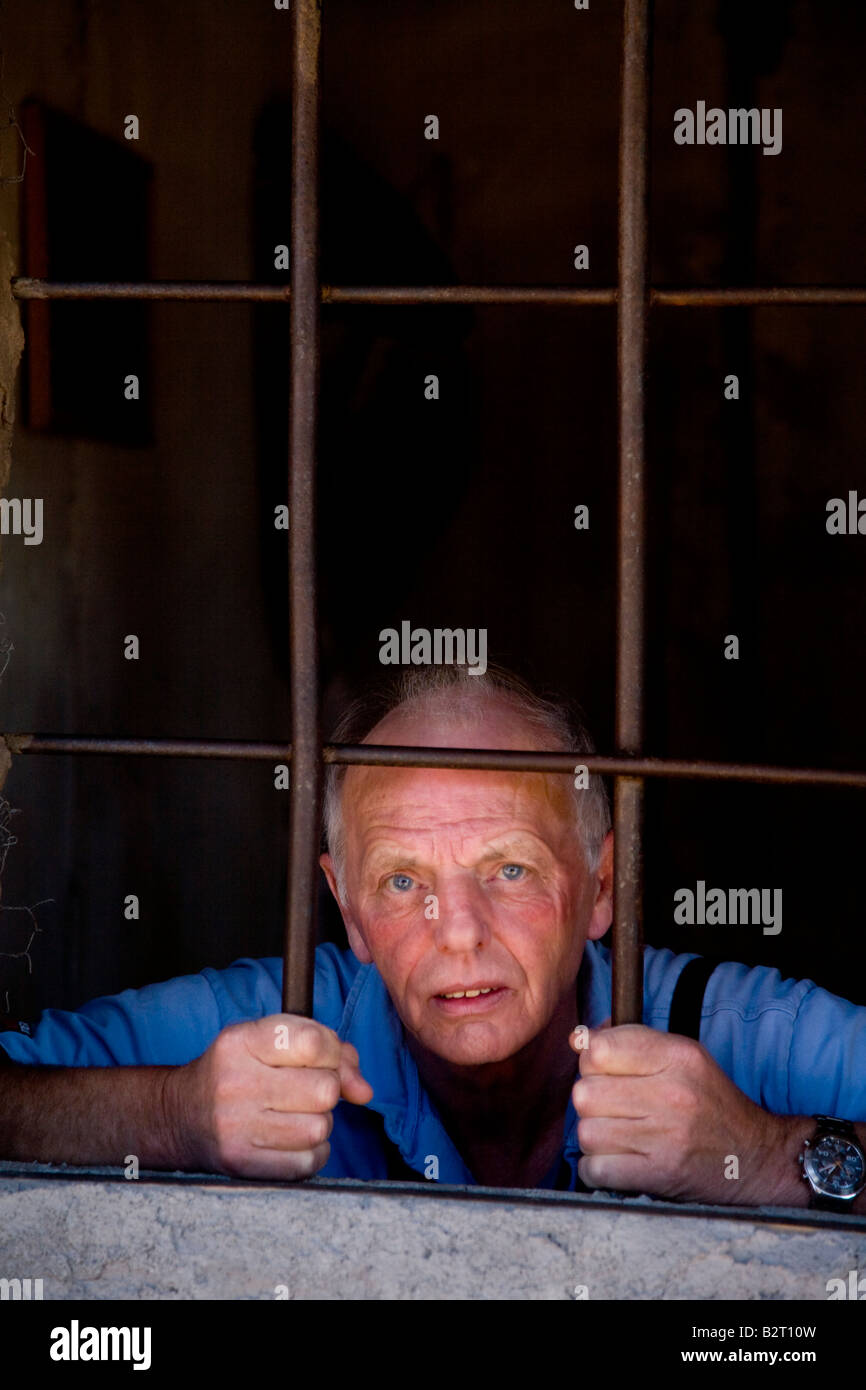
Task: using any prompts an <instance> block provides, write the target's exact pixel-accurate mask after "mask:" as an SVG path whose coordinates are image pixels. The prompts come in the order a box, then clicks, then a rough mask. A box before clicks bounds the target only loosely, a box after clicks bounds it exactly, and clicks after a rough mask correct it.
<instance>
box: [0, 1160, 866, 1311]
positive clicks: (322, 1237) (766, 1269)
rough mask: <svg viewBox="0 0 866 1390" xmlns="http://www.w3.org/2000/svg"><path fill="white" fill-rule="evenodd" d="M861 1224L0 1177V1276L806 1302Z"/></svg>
mask: <svg viewBox="0 0 866 1390" xmlns="http://www.w3.org/2000/svg"><path fill="white" fill-rule="evenodd" d="M852 1270H855V1271H859V1272H860V1273H861V1276H862V1275H863V1274H866V1218H864V1217H854V1216H852V1217H848V1218H843V1219H839V1218H836V1217H835V1216H828V1215H827V1214H826V1213H812V1212H808V1211H802V1210H794V1209H787V1208H772V1209H770V1208H766V1209H751V1208H733V1207H707V1206H704V1207H701V1206H690V1207H681V1206H678V1205H676V1204H672V1203H667V1202H659V1201H654V1200H653V1199H651V1198H648V1197H637V1198H628V1197H626V1198H621V1199H618V1198H615V1197H613V1196H612V1195H611V1194H601V1193H598V1194H593V1195H590V1196H581V1195H574V1194H569V1193H539V1192H517V1191H515V1192H513V1193H512V1192H509V1193H508V1194H503V1193H502V1192H501V1191H497V1190H493V1189H486V1188H459V1187H445V1186H440V1185H436V1186H435V1187H434V1185H433V1184H430V1183H423V1182H419V1183H362V1182H354V1181H348V1180H344V1181H333V1180H331V1181H329V1180H320V1179H314V1180H313V1181H312V1182H308V1183H303V1184H300V1185H297V1184H285V1185H279V1184H273V1183H249V1182H239V1181H232V1180H230V1179H227V1178H220V1177H215V1176H213V1175H206V1174H203V1175H195V1174H193V1175H190V1174H164V1173H158V1174H157V1173H147V1174H145V1173H142V1174H141V1176H140V1177H139V1178H138V1179H137V1180H127V1179H126V1178H124V1176H123V1172H122V1170H121V1169H105V1168H103V1169H97V1168H69V1167H59V1168H55V1167H50V1166H48V1165H44V1164H16V1163H4V1162H0V1277H5V1278H7V1279H11V1278H19V1279H24V1278H29V1279H31V1280H32V1279H42V1280H43V1290H44V1294H43V1296H44V1298H45V1299H276V1298H296V1299H297V1298H301V1299H341V1298H349V1299H413V1298H415V1299H562V1298H565V1299H575V1298H588V1299H590V1300H592V1299H614V1298H617V1299H619V1298H629V1299H814V1300H826V1299H827V1297H828V1288H827V1286H828V1281H829V1280H831V1279H834V1278H836V1279H842V1280H844V1281H845V1282H846V1285H847V1284H848V1281H849V1273H850V1271H852Z"/></svg>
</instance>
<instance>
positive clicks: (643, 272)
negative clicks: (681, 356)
mask: <svg viewBox="0 0 866 1390" xmlns="http://www.w3.org/2000/svg"><path fill="white" fill-rule="evenodd" d="M651 9H652V5H651V0H625V12H624V18H623V55H622V97H621V100H622V106H621V113H620V145H619V299H618V309H617V375H618V383H619V538H618V565H617V662H616V742H617V751H619V752H625V753H640V752H642V744H643V671H644V608H645V582H644V531H645V521H644V516H645V485H644V445H645V440H644V434H645V409H644V377H645V370H646V333H647V316H648V308H649V283H648V282H649V276H648V243H649V206H648V199H649V111H650V59H651V52H650V33H651V21H652V15H651ZM642 822H643V779H642V778H640V777H617V779H616V784H615V799H614V835H615V850H614V884H615V887H614V891H615V897H614V936H613V1005H612V1019H613V1023H614V1024H617V1023H640V1021H641V1019H642V1017H643V949H642V947H643V930H642V925H643V924H642V912H643V901H642V899H643V855H642V845H641V839H642V829H643V825H642Z"/></svg>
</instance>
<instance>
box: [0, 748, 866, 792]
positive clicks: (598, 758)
mask: <svg viewBox="0 0 866 1390" xmlns="http://www.w3.org/2000/svg"><path fill="white" fill-rule="evenodd" d="M3 737H4V739H5V741H6V742H7V745H8V747H9V749H10V751H11V752H12V753H44V754H49V755H50V754H64V753H73V754H82V753H83V754H96V755H98V756H105V757H127V756H132V757H166V758H216V759H233V760H236V761H241V762H244V761H245V762H271V761H273V760H274V759H277V760H278V761H281V762H289V763H290V762H291V761H292V746H291V744H286V743H253V742H238V741H234V742H233V741H231V740H206V739H155V738H153V739H135V738H127V739H123V738H79V737H67V736H66V735H65V734H6V735H5V736H3ZM322 760H323V762H325V763H342V764H345V765H346V766H349V767H359V766H363V767H433V768H436V767H439V768H452V769H472V770H474V771H481V772H485V771H490V772H559V773H573V771H574V766H575V763H578V762H579V763H583V764H585V765H586V767H587V769H588V770H589V771H590V772H597V773H598V774H599V775H600V776H602V777H616V776H621V775H625V776H635V777H655V778H661V779H667V780H670V781H695V782H743V783H748V784H759V785H764V786H783V787H787V786H791V787H793V786H802V787H839V788H845V787H848V788H852V789H855V790H856V789H861V790H866V772H857V771H852V770H850V769H841V770H840V771H838V772H837V771H834V770H833V769H832V768H820V767H819V768H811V767H773V766H772V765H769V764H764V763H715V762H702V761H698V760H695V759H689V758H631V757H619V758H618V757H611V756H608V755H606V754H592V755H591V756H590V755H588V754H585V753H539V752H536V751H523V750H519V749H489V748H415V747H408V746H402V745H397V744H376V743H326V744H325V745H324V747H323V748H322Z"/></svg>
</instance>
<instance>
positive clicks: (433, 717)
mask: <svg viewBox="0 0 866 1390" xmlns="http://www.w3.org/2000/svg"><path fill="white" fill-rule="evenodd" d="M364 742H365V743H386V744H403V745H409V746H413V745H414V746H419V747H432V748H503V749H517V748H529V749H536V748H537V749H542V748H549V747H550V742H549V738H548V739H547V740H545V739H544V737H543V736H541V735H540V732H539V730H537V729H535V728H534V727H533V726H532V725H530V724H527V722H526V721H525V720H524V719H523V718H522V717H521V716H520V715H519V713H517V712H516V711H515V710H513V709H512V708H510V707H509V705H508V704H507V703H506V702H504V701H494V700H490V701H486V702H483V703H482V704H480V705H476V707H475V708H474V709H472V708H470V709H465V708H464V709H459V708H458V709H457V710H454V709H453V708H448V707H445V706H444V704H443V702H438V703H432V704H431V705H429V706H427V707H425V708H424V709H421V710H415V709H408V710H402V709H401V710H395V711H392V713H391V714H389V715H387V716H386V717H385V718H384V719H383V720H382V721H381V722H380V723H379V724H377V726H376V727H375V729H373V730H371V732H370V734H369V735H368V736H367V738H366V739H365V740H364ZM343 819H344V824H345V826H346V830H347V833H349V834H350V835H352V836H353V838H357V837H361V838H362V839H363V838H366V835H367V833H368V832H369V833H371V832H374V831H375V830H376V829H377V828H379V827H386V826H387V827H393V828H397V827H403V828H405V829H407V830H410V829H416V830H419V831H423V830H430V831H434V830H435V829H436V828H437V827H441V828H442V829H443V830H445V829H447V828H448V827H453V826H457V825H464V826H465V827H466V829H467V832H468V833H472V828H473V826H474V825H475V824H476V823H477V833H479V834H483V833H484V831H485V829H486V828H487V827H488V826H489V827H490V828H492V827H493V826H494V825H496V826H503V825H508V824H509V823H511V822H513V823H515V824H524V825H529V826H533V825H534V826H536V827H537V828H538V829H539V830H541V831H543V832H544V833H545V834H553V835H555V834H557V833H558V831H559V829H560V827H561V825H562V823H563V822H567V823H568V824H569V825H572V824H573V821H574V807H573V800H572V798H571V797H570V782H569V778H568V777H567V776H562V775H557V774H544V773H532V772H513V773H512V772H502V771H496V772H484V771H480V770H477V769H475V770H473V769H466V770H463V769H461V770H445V769H441V768H379V767H351V768H349V769H348V771H347V773H346V777H345V781H344V783H343Z"/></svg>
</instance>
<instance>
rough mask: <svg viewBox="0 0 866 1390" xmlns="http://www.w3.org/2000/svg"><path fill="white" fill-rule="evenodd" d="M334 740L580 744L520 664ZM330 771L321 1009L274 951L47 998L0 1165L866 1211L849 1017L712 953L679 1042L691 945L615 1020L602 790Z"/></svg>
mask: <svg viewBox="0 0 866 1390" xmlns="http://www.w3.org/2000/svg"><path fill="white" fill-rule="evenodd" d="M377 716H378V722H377ZM335 737H337V738H338V739H340V740H349V741H354V740H356V739H359V738H361V737H366V740H367V741H368V742H371V743H391V744H420V745H433V746H440V747H480V748H485V747H486V748H500V749H507V748H527V749H551V748H554V749H570V750H573V751H574V752H575V753H576V755H577V756H578V757H579V756H580V754H581V753H588V752H590V751H591V749H592V745H591V743H590V741H589V739H588V736H587V734H586V732H585V730H583V728H582V727H581V726H579V725H577V724H575V723H574V722H573V721H572V722H569V721H568V719H567V718H566V717H565V715H564V714H563V712H562V711H561V710H559V709H558V708H557V707H555V706H552V705H550V704H548V703H547V702H545V701H542V700H540V699H538V698H537V697H536V696H535V695H534V694H533V693H532V692H531V691H529V690H528V689H527V688H526V687H525V686H523V685H522V684H521V683H520V682H518V681H516V680H515V679H514V678H512V677H509V676H507V675H505V674H504V673H501V672H495V671H493V670H488V671H487V673H486V674H483V675H477V674H472V673H470V672H467V671H460V670H458V669H453V668H445V669H444V670H439V671H432V672H426V673H418V672H414V673H410V674H409V676H408V677H407V678H405V679H404V681H403V683H402V688H401V690H400V692H399V694H398V695H397V696H396V697H395V698H393V699H392V700H391V701H390V702H389V703H386V705H385V706H384V708H379V709H377V710H376V711H375V713H371V712H370V708H369V707H362V708H360V709H354V710H353V711H351V712H350V714H349V716H348V717H347V718H345V719H344V720H343V721H342V723H341V726H340V727H339V728H338V730H337V731H336V734H335ZM329 777H330V780H329V784H328V788H327V797H326V807H325V813H326V829H327V838H328V853H326V854H324V855H323V856H322V860H321V862H322V867H323V869H324V872H325V874H326V876H327V879H328V883H329V885H330V887H331V890H332V892H333V894H334V896H335V898H336V900H337V903H338V904H339V907H340V911H341V913H342V916H343V921H344V923H345V927H346V932H347V934H348V938H349V944H350V947H351V950H350V951H347V952H341V951H339V950H337V949H336V948H335V947H334V946H332V945H328V946H323V947H320V948H319V951H318V952H317V960H316V986H315V1007H314V1013H315V1021H311V1020H307V1019H300V1018H294V1017H291V1016H288V1015H284V1014H281V1013H280V1012H279V1009H280V962H279V961H277V960H264V961H254V960H243V961H238V962H236V963H235V964H234V965H233V966H231V967H230V968H229V969H227V970H222V971H213V970H204V971H202V973H201V974H200V975H197V976H191V977H187V978H183V979H177V980H170V981H168V982H167V983H165V984H162V985H156V986H148V987H146V988H144V989H140V990H136V991H132V990H128V991H126V992H125V993H123V994H120V995H118V996H116V997H113V998H110V999H101V1000H95V1001H94V1002H92V1003H91V1004H88V1005H86V1006H85V1007H84V1008H82V1009H81V1010H80V1011H78V1012H77V1013H63V1012H60V1011H56V1010H47V1011H46V1012H45V1013H44V1014H43V1015H42V1018H41V1020H40V1021H39V1023H38V1025H37V1026H36V1027H35V1029H34V1030H33V1031H32V1032H31V1033H30V1034H29V1035H27V1034H23V1033H22V1034H14V1033H7V1034H4V1035H2V1036H0V1044H2V1048H5V1050H6V1053H7V1054H8V1056H9V1058H11V1059H14V1060H15V1061H16V1062H17V1063H19V1064H20V1065H19V1066H15V1067H13V1066H7V1067H3V1068H2V1070H0V1153H2V1154H3V1155H4V1156H7V1157H17V1158H23V1159H32V1158H40V1159H46V1160H54V1161H57V1160H61V1161H66V1162H72V1163H87V1162H99V1163H114V1164H120V1163H122V1162H124V1161H125V1158H126V1156H127V1155H129V1154H136V1155H137V1156H138V1159H139V1162H140V1163H141V1165H142V1166H143V1167H154V1168H188V1169H193V1170H208V1171H219V1172H225V1173H230V1174H234V1175H243V1176H250V1177H257V1178H288V1179H296V1178H304V1177H308V1176H310V1175H312V1174H314V1173H321V1174H323V1175H326V1176H337V1177H339V1176H350V1177H358V1178H387V1177H422V1176H426V1177H428V1178H436V1179H438V1180H439V1181H445V1182H461V1183H485V1184H491V1185H496V1186H505V1187H548V1188H550V1187H559V1188H563V1189H572V1190H574V1189H578V1190H581V1189H583V1188H584V1187H589V1188H596V1187H603V1188H612V1189H617V1190H622V1191H631V1192H646V1193H651V1194H655V1195H658V1196H663V1197H669V1198H673V1199H681V1200H698V1201H708V1202H720V1203H742V1204H759V1203H761V1204H777V1205H791V1206H795V1205H801V1206H805V1205H807V1204H808V1203H809V1202H810V1201H811V1202H812V1203H815V1204H819V1205H826V1206H831V1207H835V1208H836V1209H839V1210H849V1211H850V1210H853V1211H855V1212H862V1211H864V1209H866V1191H864V1180H866V1162H864V1152H863V1151H864V1145H866V1124H864V1123H862V1121H863V1119H864V1117H866V1009H861V1008H857V1007H855V1006H854V1005H852V1004H849V1003H847V1002H846V1001H845V1000H842V999H839V998H837V997H836V996H834V995H831V994H828V993H827V992H825V991H823V990H821V989H818V988H817V987H816V986H815V985H814V984H813V983H812V982H811V981H808V980H805V981H799V982H798V981H794V980H786V981H783V980H782V979H781V977H780V975H779V973H778V971H776V970H773V969H769V968H763V967H759V968H755V969H749V968H747V967H746V966H744V965H736V964H733V963H728V964H722V965H720V966H719V967H718V968H717V969H716V970H715V971H714V972H713V974H712V977H711V978H710V981H709V985H708V986H707V991H706V995H705V997H704V1002H703V1010H702V1012H701V1011H700V1009H697V1010H696V1023H695V1028H694V1032H695V1033H696V1034H697V1032H698V1030H699V1031H700V1041H698V1040H697V1038H696V1037H685V1036H681V1035H679V1034H675V1033H672V1032H669V1031H667V1030H668V1027H669V1022H670V1020H671V1010H672V1001H673V999H674V994H675V987H676V986H677V982H678V981H679V980H680V979H681V977H682V978H685V977H683V976H682V972H683V970H684V968H685V967H686V966H687V965H688V963H689V961H690V960H692V959H693V957H691V956H688V955H680V956H675V955H674V954H673V953H672V952H670V951H667V950H655V949H652V948H647V949H646V952H645V973H644V980H645V994H644V1024H642V1025H628V1026H623V1027H618V1028H611V1027H610V1026H609V1017H608V1016H609V1013H610V984H611V981H610V962H609V954H608V952H607V950H606V949H605V948H604V947H602V946H601V945H600V944H599V939H600V938H601V937H602V936H603V935H604V933H605V931H606V930H607V928H608V927H609V925H610V922H611V918H612V859H613V847H612V836H611V833H610V830H609V815H608V808H607V802H606V797H605V793H604V789H603V785H602V783H601V781H600V779H598V778H591V779H590V784H589V786H588V788H586V789H583V790H579V789H576V788H575V787H574V786H573V784H572V779H571V778H569V777H564V776H562V775H561V774H560V775H543V774H538V773H510V772H482V771H477V772H474V771H445V770H438V769H437V770H431V769H408V768H403V769H382V768H369V767H366V768H365V767H357V768H351V769H346V768H342V769H332V770H331V771H330V774H329ZM698 1020H699V1021H698ZM0 1056H2V1051H0ZM852 1121H857V1122H858V1123H856V1124H854V1123H852ZM804 1178H805V1180H804Z"/></svg>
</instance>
